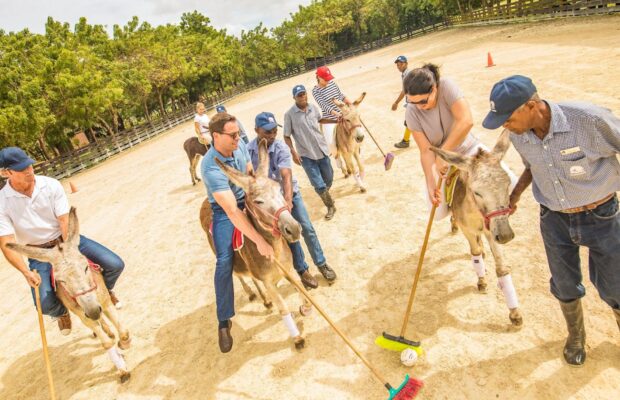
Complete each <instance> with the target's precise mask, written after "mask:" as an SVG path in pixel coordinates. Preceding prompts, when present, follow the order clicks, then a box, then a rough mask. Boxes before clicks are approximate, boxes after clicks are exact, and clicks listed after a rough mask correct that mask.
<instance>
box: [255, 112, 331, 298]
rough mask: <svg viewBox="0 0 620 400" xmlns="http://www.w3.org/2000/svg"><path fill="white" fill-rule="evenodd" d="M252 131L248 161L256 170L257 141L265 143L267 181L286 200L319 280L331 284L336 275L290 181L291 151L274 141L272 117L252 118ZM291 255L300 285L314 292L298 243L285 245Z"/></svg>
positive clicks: (313, 281) (275, 128)
mask: <svg viewBox="0 0 620 400" xmlns="http://www.w3.org/2000/svg"><path fill="white" fill-rule="evenodd" d="M255 131H256V134H257V137H256V138H255V139H254V140H252V141H251V142H250V144H249V145H248V151H249V153H250V157H251V159H252V164H253V166H254V168H255V169H256V168H258V141H259V140H262V139H265V140H267V145H268V150H269V178H271V179H273V180H275V181H277V182H279V183H280V185H281V187H282V192H283V194H284V199H285V200H286V202H287V204H288V206H289V208H290V210H291V214H292V215H293V218H295V220H297V222H299V224H300V225H301V228H302V230H301V234H302V236H303V237H304V242H306V246H307V247H308V250H309V251H310V255H311V256H312V261H314V265H316V267H317V268H318V270H319V271H320V272H321V274H322V275H323V277H324V278H325V279H326V280H327V281H328V282H332V281H334V280H335V279H336V273H335V272H334V270H333V269H331V267H330V266H329V265H328V264H327V260H326V259H325V255H324V254H323V249H322V248H321V243H319V238H318V237H317V234H316V231H315V230H314V227H313V226H312V222H310V216H309V215H308V212H307V211H306V206H305V205H304V201H303V199H302V197H301V193H300V192H299V186H298V185H297V180H296V179H295V178H294V177H293V162H292V157H291V151H290V150H289V148H288V146H287V145H286V144H285V143H284V142H282V141H281V140H276V136H277V135H278V125H277V122H276V119H275V117H274V116H273V114H272V113H269V112H262V113H260V114H258V115H257V116H256V119H255ZM289 247H290V249H291V253H292V254H293V265H294V266H295V270H296V271H297V273H298V274H299V276H300V277H301V281H302V282H303V283H304V285H306V286H307V287H311V288H316V287H318V282H317V281H316V279H315V278H314V277H313V276H312V275H311V274H310V273H309V272H308V264H306V261H305V260H304V252H303V249H302V247H301V243H300V242H295V243H289Z"/></svg>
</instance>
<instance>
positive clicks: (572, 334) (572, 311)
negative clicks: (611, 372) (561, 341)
mask: <svg viewBox="0 0 620 400" xmlns="http://www.w3.org/2000/svg"><path fill="white" fill-rule="evenodd" d="M560 307H561V308H562V314H564V319H565V320H566V328H567V329H568V338H567V339H566V344H565V345H564V359H565V360H566V362H567V363H568V364H569V365H572V366H574V367H579V366H582V365H583V363H585V362H586V349H585V344H586V329H585V327H584V326H583V309H582V308H581V300H580V299H577V300H574V301H570V302H568V303H565V302H563V301H560ZM616 318H617V317H616Z"/></svg>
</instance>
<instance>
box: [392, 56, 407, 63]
mask: <svg viewBox="0 0 620 400" xmlns="http://www.w3.org/2000/svg"><path fill="white" fill-rule="evenodd" d="M399 62H402V63H406V62H407V57H405V56H398V57H396V60H394V63H399Z"/></svg>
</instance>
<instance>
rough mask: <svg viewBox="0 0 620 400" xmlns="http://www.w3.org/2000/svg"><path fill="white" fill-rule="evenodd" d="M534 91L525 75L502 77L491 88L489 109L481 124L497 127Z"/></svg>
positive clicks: (491, 127)
mask: <svg viewBox="0 0 620 400" xmlns="http://www.w3.org/2000/svg"><path fill="white" fill-rule="evenodd" d="M534 93H536V86H534V84H533V83H532V80H531V79H530V78H528V77H527V76H523V75H513V76H509V77H508V78H506V79H502V80H501V81H499V82H497V83H496V84H495V85H493V89H491V96H490V99H489V100H490V104H491V111H489V113H488V114H487V116H486V118H485V119H484V121H482V126H484V127H485V128H487V129H497V128H499V127H500V126H502V125H503V124H504V122H506V120H507V119H508V118H510V116H511V115H512V113H513V112H515V110H516V109H517V108H519V107H521V106H522V105H523V104H525V103H526V102H527V101H528V100H529V99H530V98H531V97H532V95H533V94H534Z"/></svg>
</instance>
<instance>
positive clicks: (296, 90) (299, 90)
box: [293, 85, 306, 97]
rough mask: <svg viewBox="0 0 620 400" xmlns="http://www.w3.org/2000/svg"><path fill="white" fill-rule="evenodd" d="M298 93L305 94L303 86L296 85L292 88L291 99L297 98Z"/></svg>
mask: <svg viewBox="0 0 620 400" xmlns="http://www.w3.org/2000/svg"><path fill="white" fill-rule="evenodd" d="M300 93H306V88H305V87H304V85H297V86H295V87H294V88H293V97H297V95H298V94H300Z"/></svg>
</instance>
